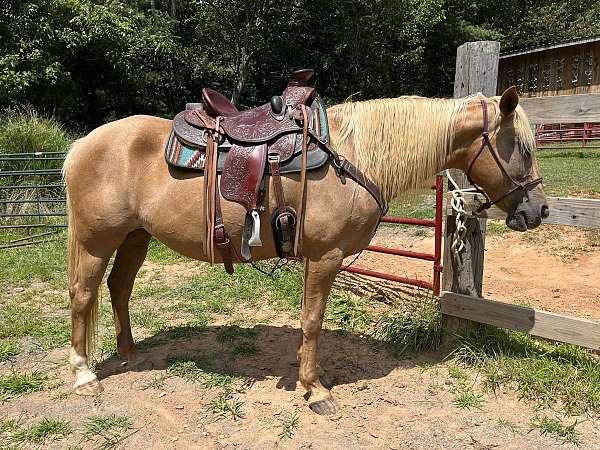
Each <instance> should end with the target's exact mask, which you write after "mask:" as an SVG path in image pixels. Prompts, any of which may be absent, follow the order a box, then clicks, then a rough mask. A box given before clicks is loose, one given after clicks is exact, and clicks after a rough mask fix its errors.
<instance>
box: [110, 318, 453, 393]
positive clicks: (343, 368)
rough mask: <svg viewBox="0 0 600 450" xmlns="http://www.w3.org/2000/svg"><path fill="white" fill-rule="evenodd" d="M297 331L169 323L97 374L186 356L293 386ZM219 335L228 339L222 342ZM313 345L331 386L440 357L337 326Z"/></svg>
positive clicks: (161, 366) (219, 369)
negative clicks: (394, 347)
mask: <svg viewBox="0 0 600 450" xmlns="http://www.w3.org/2000/svg"><path fill="white" fill-rule="evenodd" d="M300 333H301V332H300V329H298V328H292V327H287V326H271V325H256V326H255V327H254V328H241V327H238V326H206V327H174V328H170V329H168V330H166V331H162V332H160V333H158V334H156V335H154V336H152V337H149V338H147V339H144V340H142V341H140V342H139V343H138V348H139V350H140V353H141V356H142V358H141V360H140V362H138V363H137V364H134V365H129V364H123V361H122V360H120V359H119V358H118V357H117V356H116V355H115V356H111V357H110V358H108V359H106V360H104V361H103V362H102V363H100V365H99V373H98V375H99V378H100V379H105V378H109V377H111V376H112V375H116V374H120V373H123V372H130V371H134V372H145V371H150V370H165V369H167V368H168V367H169V365H170V364H171V363H172V361H173V360H175V359H178V358H179V359H182V358H183V359H187V358H189V359H194V360H195V361H196V362H197V364H198V365H199V367H201V368H202V369H204V370H206V371H210V372H214V373H220V374H226V375H233V374H239V375H244V376H246V377H249V378H251V379H253V380H264V379H265V378H269V377H275V378H279V382H278V384H277V386H278V387H279V388H282V389H285V390H294V389H296V384H297V382H298V363H297V361H296V352H297V348H298V344H299V341H300ZM223 336H226V337H228V339H227V340H226V341H225V342H223V340H224V339H223ZM319 347H320V348H319V356H320V364H321V366H322V367H323V369H324V371H325V373H326V378H327V380H328V381H329V382H331V383H332V384H333V385H340V384H351V383H356V382H358V381H365V380H370V379H377V378H382V377H384V376H386V375H388V374H389V373H390V372H391V371H393V370H394V369H397V368H411V367H415V366H421V365H424V364H431V363H435V362H440V361H441V360H442V357H441V356H440V355H439V354H437V353H425V354H420V355H418V356H416V357H415V358H408V359H401V360H400V359H397V358H395V357H394V356H392V355H391V354H390V352H389V351H388V350H387V349H386V348H385V345H384V343H383V342H381V341H379V340H376V339H373V338H372V337H369V336H363V335H358V334H355V333H350V332H346V331H338V330H334V331H332V330H323V331H322V332H321V339H320V345H319ZM240 348H241V349H244V348H245V349H248V348H250V349H253V351H252V352H249V351H247V350H246V354H240V353H244V352H240V351H239V349H240ZM248 353H251V354H248Z"/></svg>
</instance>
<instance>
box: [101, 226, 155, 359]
mask: <svg viewBox="0 0 600 450" xmlns="http://www.w3.org/2000/svg"><path fill="white" fill-rule="evenodd" d="M150 238H151V236H150V234H149V233H148V232H147V231H146V230H143V229H140V230H135V231H132V232H131V233H129V234H128V235H127V238H126V239H125V241H124V242H123V243H122V244H121V246H120V247H119V249H118V250H117V256H116V257H115V261H114V264H113V267H112V270H111V271H110V275H109V276H108V281H107V284H108V289H109V291H110V301H111V303H112V308H113V313H114V316H115V331H116V335H117V353H118V354H119V356H120V357H121V358H127V359H128V360H129V361H133V360H134V359H135V356H136V350H135V344H134V342H133V335H132V334H131V323H130V320H129V299H130V297H131V291H132V290H133V282H134V280H135V276H136V275H137V273H138V271H139V270H140V267H141V266H142V263H143V262H144V260H145V259H146V253H147V252H148V244H149V242H150Z"/></svg>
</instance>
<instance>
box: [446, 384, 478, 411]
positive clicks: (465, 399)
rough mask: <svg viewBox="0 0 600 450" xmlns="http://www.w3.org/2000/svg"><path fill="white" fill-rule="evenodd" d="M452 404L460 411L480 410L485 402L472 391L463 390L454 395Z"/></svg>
mask: <svg viewBox="0 0 600 450" xmlns="http://www.w3.org/2000/svg"><path fill="white" fill-rule="evenodd" d="M452 403H454V406H456V407H457V408H461V409H481V408H483V405H485V400H484V399H483V396H482V395H481V394H477V393H475V392H473V390H472V389H465V390H461V391H460V392H458V393H457V394H456V396H455V397H454V400H452Z"/></svg>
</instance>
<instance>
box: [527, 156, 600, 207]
mask: <svg viewBox="0 0 600 450" xmlns="http://www.w3.org/2000/svg"><path fill="white" fill-rule="evenodd" d="M536 156H537V160H538V164H539V167H540V171H541V173H542V175H543V177H544V190H545V192H546V195H551V196H558V197H567V196H576V197H579V196H585V197H597V196H598V195H599V194H600V177H598V165H599V164H600V152H590V151H577V152H537V153H536Z"/></svg>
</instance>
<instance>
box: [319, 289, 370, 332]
mask: <svg viewBox="0 0 600 450" xmlns="http://www.w3.org/2000/svg"><path fill="white" fill-rule="evenodd" d="M364 302H365V300H364V299H356V298H354V297H351V296H350V295H348V294H346V293H342V294H333V295H332V296H331V298H330V299H329V301H328V302H327V310H326V313H325V317H326V320H327V321H329V322H331V323H334V324H336V325H338V326H339V327H340V328H342V329H343V330H346V331H354V330H363V329H364V328H365V327H366V326H367V324H368V323H369V322H370V321H371V315H370V314H369V312H368V311H367V310H366V308H365V306H364Z"/></svg>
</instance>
